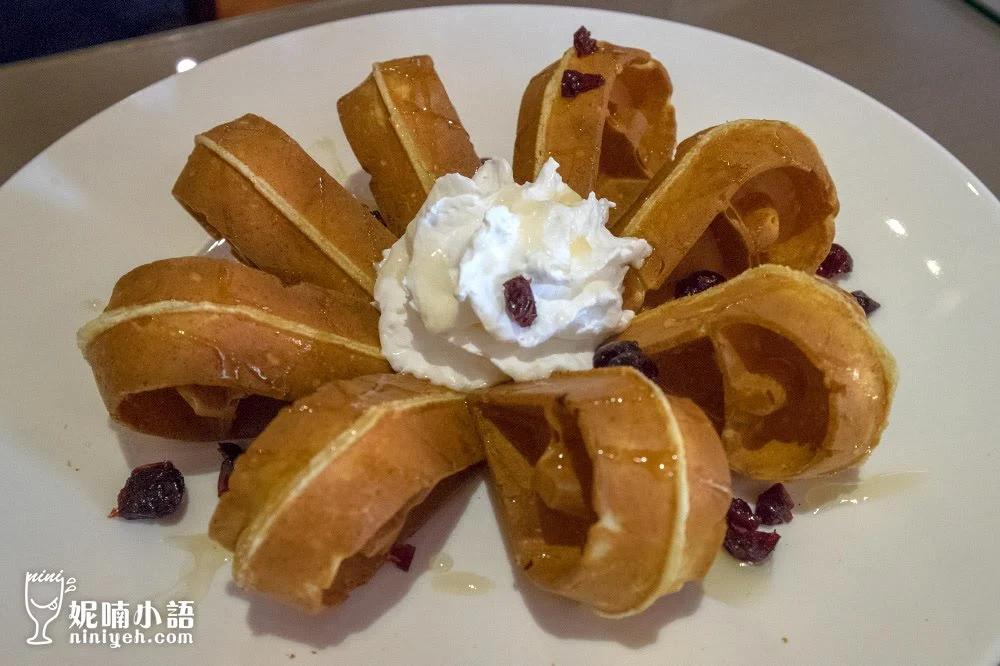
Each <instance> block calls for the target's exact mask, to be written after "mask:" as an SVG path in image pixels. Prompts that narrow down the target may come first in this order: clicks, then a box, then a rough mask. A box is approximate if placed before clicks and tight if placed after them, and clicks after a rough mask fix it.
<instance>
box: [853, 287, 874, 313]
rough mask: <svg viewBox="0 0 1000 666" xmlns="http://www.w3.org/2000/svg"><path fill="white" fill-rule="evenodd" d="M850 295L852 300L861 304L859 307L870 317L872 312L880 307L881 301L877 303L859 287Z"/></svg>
mask: <svg viewBox="0 0 1000 666" xmlns="http://www.w3.org/2000/svg"><path fill="white" fill-rule="evenodd" d="M851 296H853V297H854V300H856V301H857V302H858V305H860V306H861V309H862V310H864V311H865V316H866V317H871V316H872V313H873V312H875V311H876V310H878V309H879V308H880V307H882V304H881V303H879V302H878V301H876V300H875V299H874V298H872V297H871V296H869V295H868V294H866V293H865V292H863V291H861V290H860V289H858V290H857V291H852V292H851Z"/></svg>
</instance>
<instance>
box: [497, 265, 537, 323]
mask: <svg viewBox="0 0 1000 666" xmlns="http://www.w3.org/2000/svg"><path fill="white" fill-rule="evenodd" d="M503 297H504V301H505V302H506V305H507V314H509V315H510V318H511V319H513V320H514V321H516V322H517V323H518V324H519V325H521V326H524V327H525V328H527V327H528V326H531V325H532V324H533V323H535V319H536V318H537V317H538V312H537V310H536V309H535V295H534V294H533V293H532V292H531V282H530V281H529V280H528V278H526V277H524V276H523V275H518V276H517V277H512V278H511V279H509V280H507V281H506V282H504V283H503Z"/></svg>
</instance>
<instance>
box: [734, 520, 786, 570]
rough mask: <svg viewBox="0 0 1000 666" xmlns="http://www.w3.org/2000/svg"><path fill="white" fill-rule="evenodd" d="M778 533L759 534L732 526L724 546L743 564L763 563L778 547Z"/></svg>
mask: <svg viewBox="0 0 1000 666" xmlns="http://www.w3.org/2000/svg"><path fill="white" fill-rule="evenodd" d="M780 538H781V536H779V535H778V533H777V532H759V531H757V530H747V529H743V528H740V527H734V526H732V525H730V526H729V527H728V528H727V529H726V539H725V541H723V542H722V545H723V546H724V547H725V549H726V550H727V551H728V552H729V554H730V555H732V556H733V557H735V558H736V559H738V560H740V561H741V562H753V563H757V562H763V561H764V560H765V559H767V556H768V555H770V554H771V551H773V550H774V547H775V546H777V545H778V539H780Z"/></svg>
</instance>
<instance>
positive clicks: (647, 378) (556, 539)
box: [78, 28, 896, 617]
mask: <svg viewBox="0 0 1000 666" xmlns="http://www.w3.org/2000/svg"><path fill="white" fill-rule="evenodd" d="M672 92H673V90H672V84H671V81H670V77H669V75H668V74H667V70H666V69H665V68H664V67H663V65H662V64H660V63H659V62H658V61H657V60H655V59H654V58H652V56H650V54H649V53H647V52H645V51H642V50H639V49H635V48H625V47H620V46H616V45H614V44H609V43H606V42H601V41H597V40H594V39H592V38H591V36H590V33H589V32H587V31H586V30H585V29H583V28H581V29H580V30H579V31H578V32H577V33H576V35H575V36H574V40H573V47H572V48H570V49H569V50H567V51H566V53H565V54H564V55H563V56H562V57H561V58H560V59H559V60H557V61H556V62H554V63H553V64H551V65H549V66H548V67H546V68H545V69H544V70H543V71H542V72H541V73H539V74H538V75H537V76H535V77H534V78H533V79H532V80H531V81H530V82H529V83H528V85H527V88H526V90H525V92H524V96H523V98H522V101H521V109H520V113H519V117H518V128H517V136H516V140H515V148H514V155H513V160H512V163H508V162H507V161H505V160H499V159H494V160H480V158H479V156H478V155H477V153H476V152H475V150H474V149H473V146H472V143H471V141H470V139H469V136H468V134H467V133H466V131H465V129H464V128H463V126H462V123H461V121H460V119H459V116H458V112H457V111H456V110H455V108H454V106H453V105H452V103H451V101H450V100H449V98H448V95H447V92H446V91H445V88H444V85H443V83H442V82H441V80H440V79H439V78H438V76H437V74H436V72H435V70H434V65H433V62H432V61H431V59H430V58H429V57H427V56H415V57H411V58H404V59H400V60H393V61H390V62H383V63H375V65H374V66H373V68H372V74H371V76H369V77H368V78H367V79H366V80H365V81H364V82H363V83H362V84H361V85H359V86H358V87H357V88H355V89H354V90H352V91H350V92H349V93H347V94H346V95H344V97H342V98H341V100H340V102H339V104H338V112H339V115H340V119H341V123H342V125H343V127H344V131H345V133H346V135H347V138H348V140H349V142H350V144H351V147H352V149H353V150H354V152H355V154H356V155H357V157H358V161H359V162H360V164H361V166H362V167H363V168H364V170H365V171H367V172H368V173H369V174H370V175H371V191H372V194H373V196H374V198H375V202H376V203H377V210H369V209H368V207H366V206H365V205H364V204H362V203H361V202H360V201H359V200H358V199H356V198H355V197H354V196H353V195H352V194H351V193H349V192H348V191H347V190H346V189H345V188H344V187H343V186H342V184H341V183H338V182H337V181H336V180H335V179H334V178H333V177H331V176H330V175H329V174H327V173H326V172H325V171H324V170H323V169H322V168H321V167H320V166H319V165H318V164H316V162H314V161H313V160H312V159H311V158H310V157H309V156H308V155H307V154H306V153H305V152H304V151H303V150H302V148H300V147H299V145H298V144H296V143H295V141H294V140H292V139H291V138H290V137H289V136H288V135H286V134H285V133H284V132H283V131H282V130H280V129H279V128H278V127H276V126H274V125H272V124H271V123H269V122H268V121H267V120H264V119H263V118H260V117H258V116H254V115H246V116H243V117H242V118H239V119H237V120H234V121H232V122H230V123H226V124H224V125H221V126H219V127H216V128H214V129H211V130H209V131H207V132H205V133H203V134H199V135H198V136H197V137H195V148H194V151H193V152H192V153H191V155H190V157H189V158H188V162H187V164H186V165H185V167H184V169H183V171H182V172H181V174H180V176H179V178H178V179H177V182H176V184H175V185H174V190H173V192H174V196H175V197H176V198H177V200H178V201H179V202H180V204H181V205H183V206H184V208H185V209H186V210H187V211H188V212H189V213H190V214H191V215H192V216H193V217H194V218H195V219H196V220H197V221H198V222H199V223H200V224H201V225H202V226H203V227H204V228H205V229H206V230H207V231H208V232H209V233H210V234H211V235H212V236H213V237H215V238H218V239H225V240H226V241H228V244H229V246H230V248H231V250H232V254H233V256H234V257H235V258H236V260H237V261H230V260H226V259H218V258H210V257H182V258H176V259H166V260H162V261H157V262H154V263H152V264H148V265H145V266H140V267H138V268H136V269H135V270H133V271H131V272H129V273H128V274H127V275H125V276H123V277H122V278H121V279H120V280H119V281H118V283H117V285H116V286H115V288H114V291H113V293H112V296H111V299H110V302H109V303H108V306H107V308H106V309H105V311H104V312H103V313H102V314H101V315H100V316H98V317H97V318H96V319H95V320H93V321H92V322H90V323H88V324H86V325H85V326H84V327H83V328H82V329H81V330H80V332H79V335H78V342H79V345H80V348H81V350H82V351H83V354H84V356H85V357H86V359H87V361H88V362H89V363H90V365H91V367H92V368H93V371H94V377H95V379H96V381H97V386H98V389H99V390H100V392H101V395H102V397H103V399H104V402H105V405H106V406H107V409H108V412H109V414H110V415H111V417H112V418H113V419H115V420H116V421H118V422H120V423H122V424H124V425H125V426H128V427H130V428H133V429H135V430H139V431H142V432H145V433H150V434H154V435H159V436H162V437H171V438H179V439H188V440H195V441H205V440H225V439H233V438H248V439H249V438H253V441H252V442H250V443H249V445H248V446H247V448H246V450H245V452H243V453H242V454H241V453H240V449H239V447H235V446H233V445H229V444H227V445H225V454H226V461H225V463H224V464H223V472H224V474H223V475H221V476H220V480H219V494H220V500H219V504H218V507H217V508H216V510H215V514H214V516H213V518H212V521H211V525H210V529H209V534H210V536H211V537H212V538H213V539H215V540H216V541H218V542H219V543H221V544H222V545H223V546H225V547H226V548H228V549H229V550H231V551H233V552H234V556H233V577H234V579H235V581H236V583H237V584H238V585H240V586H241V587H244V588H246V589H250V590H255V591H258V592H260V593H263V594H265V595H269V596H271V597H274V598H277V599H280V600H282V601H284V602H287V603H289V604H292V605H295V606H298V607H300V608H302V609H304V610H306V611H309V612H317V611H319V610H321V609H323V608H325V607H327V606H330V605H333V604H337V603H339V602H340V601H342V600H343V599H344V598H346V596H347V595H348V593H349V592H350V591H351V590H352V589H354V588H356V587H358V586H359V585H362V584H363V583H365V582H366V581H367V580H369V579H370V578H371V576H373V575H374V574H375V572H376V571H377V569H378V568H379V567H380V566H381V565H382V564H383V563H384V562H385V561H387V559H389V558H392V559H395V560H396V561H400V560H405V559H406V549H405V547H404V546H405V541H406V539H407V538H408V537H409V536H410V535H411V534H412V533H413V532H414V531H415V530H416V529H418V528H419V527H420V525H421V523H422V522H423V520H424V519H425V518H426V516H427V515H428V513H429V512H430V511H432V510H433V509H434V507H435V506H437V505H438V504H439V503H440V499H441V498H442V497H444V496H446V495H447V493H449V492H450V491H451V490H452V489H454V488H455V487H456V486H457V484H458V483H460V482H461V481H463V480H464V479H465V478H466V477H467V476H469V475H471V474H475V473H476V470H477V469H478V463H480V462H482V461H483V460H484V459H485V461H486V463H487V466H488V469H489V477H490V486H491V489H492V491H493V493H494V496H495V498H496V502H495V503H494V504H495V506H496V512H497V519H498V521H499V523H500V525H501V527H502V530H503V532H504V534H505V537H506V539H507V541H508V545H509V547H510V553H511V554H512V556H513V557H514V558H515V559H516V564H517V566H518V568H519V569H521V570H523V572H524V574H525V575H526V576H527V577H528V578H530V579H531V580H532V581H533V582H534V583H535V584H537V585H538V586H539V587H541V588H543V589H545V590H548V591H550V592H552V593H555V594H559V595H562V596H565V597H568V598H570V599H574V600H576V601H578V602H580V603H583V604H586V605H588V606H590V607H592V608H593V609H594V610H595V611H597V612H598V613H600V614H602V615H604V616H607V617H622V616H626V615H631V614H634V613H638V612H641V611H642V610H644V609H645V608H647V607H649V605H650V604H652V603H653V602H654V601H656V599H657V598H659V597H661V596H663V595H666V594H670V593H672V592H675V591H677V590H679V589H680V588H681V587H682V586H683V585H684V584H685V583H686V582H688V581H694V580H699V579H701V578H702V577H704V575H705V574H706V572H707V571H708V569H709V567H710V566H711V564H712V562H713V560H714V559H715V558H716V557H717V556H721V557H728V556H729V555H724V554H723V555H720V553H721V552H722V550H723V548H725V550H728V551H729V553H730V554H732V556H735V557H737V558H739V559H741V560H744V561H748V562H756V561H760V560H762V559H765V558H767V557H768V556H769V554H770V552H771V551H772V549H773V548H774V546H775V544H776V543H777V540H778V536H777V534H775V533H774V532H771V531H762V530H760V529H759V528H760V526H761V523H763V524H765V525H774V524H778V523H781V522H786V521H787V520H790V519H791V516H792V514H791V506H792V500H791V498H790V497H789V496H788V493H787V492H786V491H785V490H784V488H783V486H781V485H780V484H777V485H775V486H773V487H772V488H771V489H770V490H768V491H767V492H765V493H764V494H763V495H762V496H761V498H760V500H759V501H758V505H757V510H756V512H755V511H753V510H751V509H750V507H749V505H747V504H746V502H743V501H742V500H739V499H735V500H734V499H733V497H732V489H731V488H732V484H731V476H730V470H732V471H733V472H736V473H739V474H742V475H745V476H747V477H749V478H752V479H759V480H768V481H786V480H791V479H799V478H806V477H814V476H819V475H828V474H832V473H835V472H838V471H841V470H844V469H846V468H849V467H852V466H856V465H859V464H861V463H862V462H863V461H864V460H865V459H866V457H867V456H868V455H869V454H870V453H871V452H872V450H873V449H874V448H875V446H876V445H877V444H878V441H879V438H880V436H881V433H882V431H883V430H884V428H885V426H886V423H887V419H888V414H889V408H890V403H891V399H892V394H893V390H894V388H895V383H896V368H895V363H894V361H893V359H892V356H891V355H890V354H889V353H888V351H887V350H886V349H885V348H884V347H883V346H882V344H881V342H880V341H879V340H878V338H877V337H876V336H875V334H874V333H873V331H872V329H871V327H870V325H869V323H868V320H867V314H869V313H870V312H871V311H872V310H873V309H874V308H875V307H878V304H877V303H875V302H874V301H873V300H872V299H870V298H868V297H867V296H864V295H860V296H858V295H852V294H848V293H846V292H844V291H842V290H841V289H839V288H838V287H837V286H835V285H834V283H833V282H831V281H829V280H828V279H827V278H830V277H833V276H835V275H837V274H838V273H843V272H846V271H849V270H850V268H851V262H850V256H849V255H848V254H847V252H846V250H844V249H843V248H841V247H840V246H838V245H835V244H833V237H834V220H835V217H836V215H837V212H838V210H839V203H838V200H837V194H836V190H835V188H834V184H833V181H832V180H831V178H830V174H829V173H828V172H827V170H826V167H825V166H824V164H823V161H822V158H821V157H820V154H819V151H818V150H817V148H816V146H815V145H813V143H812V141H810V139H809V138H808V137H806V136H805V135H804V134H803V133H802V132H801V131H800V130H799V129H798V128H796V127H794V126H792V125H790V124H788V123H785V122H781V121H776V120H737V121H734V122H729V123H726V124H723V125H719V126H716V127H710V128H708V129H705V130H703V131H701V132H698V133H697V134H695V135H694V136H692V137H690V138H688V139H686V140H684V141H682V142H681V143H680V144H679V145H675V140H676V123H675V119H674V107H673V105H672V102H671V95H672ZM511 164H512V166H511ZM817 271H818V272H819V276H817ZM137 472H138V474H137V473H134V474H133V477H132V479H130V482H129V484H127V486H126V489H124V490H123V494H122V496H120V498H119V503H120V505H122V506H121V509H122V510H118V511H116V512H115V515H118V516H121V517H123V518H129V517H151V516H157V515H163V514H165V513H166V512H169V511H172V510H174V509H175V508H176V506H177V505H178V503H179V502H178V501H176V500H177V499H178V498H177V497H171V496H169V495H170V493H173V494H174V495H176V494H177V493H183V488H184V486H183V482H182V479H180V478H179V474H180V473H179V472H177V471H176V470H175V469H174V468H173V467H172V465H170V466H169V469H168V468H167V464H165V465H164V466H163V468H162V469H160V468H159V467H156V466H146V467H144V468H140V470H137ZM167 472H169V475H168V474H167ZM167 476H169V479H168V478H167ZM168 481H169V483H168ZM144 493H146V494H147V495H149V496H148V497H147V496H144ZM126 504H127V507H126V506H125V505H126ZM137 506H138V507H140V508H141V509H142V510H141V511H140V510H133V508H134V507H137ZM410 555H412V553H410Z"/></svg>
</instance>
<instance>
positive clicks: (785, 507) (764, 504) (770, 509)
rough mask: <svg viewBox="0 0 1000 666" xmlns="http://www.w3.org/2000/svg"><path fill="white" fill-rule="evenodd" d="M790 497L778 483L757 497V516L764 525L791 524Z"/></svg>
mask: <svg viewBox="0 0 1000 666" xmlns="http://www.w3.org/2000/svg"><path fill="white" fill-rule="evenodd" d="M794 506H795V502H794V501H792V496H791V495H789V494H788V491H787V490H786V489H785V486H783V485H782V484H780V483H776V484H774V485H773V486H771V487H770V488H768V489H767V490H765V491H764V492H762V493H761V494H760V496H759V497H757V515H758V516H759V517H760V522H762V523H764V524H765V525H780V524H781V523H790V522H792V507H794Z"/></svg>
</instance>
